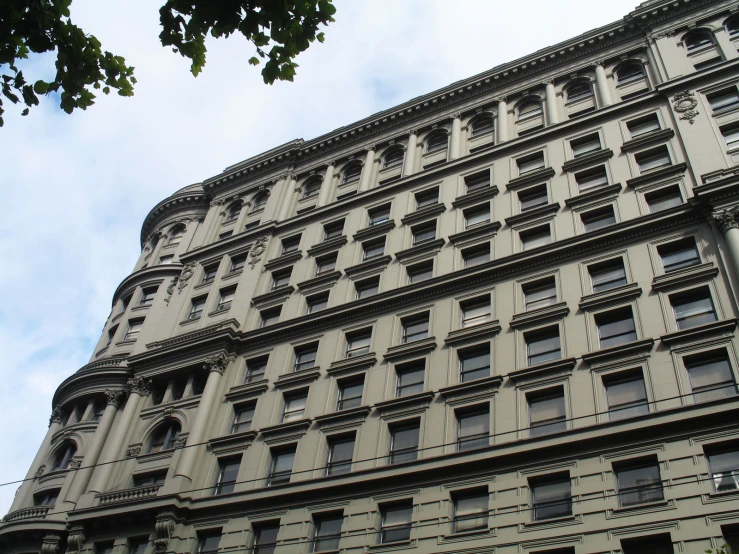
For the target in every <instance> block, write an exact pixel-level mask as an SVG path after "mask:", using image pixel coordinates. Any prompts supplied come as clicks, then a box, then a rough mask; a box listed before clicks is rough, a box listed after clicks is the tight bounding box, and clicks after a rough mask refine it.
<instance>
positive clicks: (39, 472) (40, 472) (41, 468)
mask: <svg viewBox="0 0 739 554" xmlns="http://www.w3.org/2000/svg"><path fill="white" fill-rule="evenodd" d="M44 471H46V466H45V465H44V464H41V465H40V466H39V468H38V469H37V470H36V477H41V476H42V475H43V474H44Z"/></svg>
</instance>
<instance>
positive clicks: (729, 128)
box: [721, 125, 739, 150]
mask: <svg viewBox="0 0 739 554" xmlns="http://www.w3.org/2000/svg"><path fill="white" fill-rule="evenodd" d="M721 134H722V135H723V137H724V141H725V142H726V147H727V148H728V149H729V150H733V149H735V148H736V147H737V146H739V125H725V126H723V127H721Z"/></svg>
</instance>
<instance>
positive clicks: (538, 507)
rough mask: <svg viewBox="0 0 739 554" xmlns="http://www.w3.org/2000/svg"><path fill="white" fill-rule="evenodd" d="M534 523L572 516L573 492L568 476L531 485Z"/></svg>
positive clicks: (556, 477) (550, 478) (560, 476)
mask: <svg viewBox="0 0 739 554" xmlns="http://www.w3.org/2000/svg"><path fill="white" fill-rule="evenodd" d="M530 486H531V497H532V504H533V508H534V521H541V520H544V519H552V518H555V517H567V516H571V515H572V492H571V487H570V478H569V476H568V475H557V476H554V477H549V478H547V479H541V480H537V481H534V482H532V483H530Z"/></svg>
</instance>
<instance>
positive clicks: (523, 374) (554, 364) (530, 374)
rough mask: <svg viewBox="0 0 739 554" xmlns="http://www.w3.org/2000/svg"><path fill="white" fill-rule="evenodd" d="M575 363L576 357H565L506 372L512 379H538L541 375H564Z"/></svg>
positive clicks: (570, 370)
mask: <svg viewBox="0 0 739 554" xmlns="http://www.w3.org/2000/svg"><path fill="white" fill-rule="evenodd" d="M576 364H577V359H576V358H565V359H563V360H562V359H560V360H554V361H551V362H546V363H543V364H539V365H533V366H531V367H526V368H524V369H519V370H517V371H512V372H510V373H509V374H508V377H509V378H510V379H513V380H514V381H516V382H518V381H523V380H524V379H525V380H530V379H532V378H533V379H540V378H543V377H552V376H554V375H565V374H568V373H572V370H573V369H574V367H575V365H576Z"/></svg>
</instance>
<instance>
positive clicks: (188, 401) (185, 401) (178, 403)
mask: <svg viewBox="0 0 739 554" xmlns="http://www.w3.org/2000/svg"><path fill="white" fill-rule="evenodd" d="M201 396H202V395H201V394H198V395H197V396H186V397H185V398H180V399H178V400H170V401H168V402H162V403H161V404H157V405H156V406H150V407H149V408H145V409H143V410H141V416H142V417H143V416H157V415H159V414H160V413H164V412H165V411H166V410H170V409H173V408H177V409H180V408H197V407H198V404H200V397H201Z"/></svg>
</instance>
